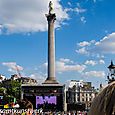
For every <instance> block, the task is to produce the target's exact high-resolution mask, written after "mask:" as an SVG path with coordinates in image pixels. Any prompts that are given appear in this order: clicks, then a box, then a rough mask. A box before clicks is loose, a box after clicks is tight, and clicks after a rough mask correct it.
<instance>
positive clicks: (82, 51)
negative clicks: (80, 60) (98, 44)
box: [76, 47, 89, 54]
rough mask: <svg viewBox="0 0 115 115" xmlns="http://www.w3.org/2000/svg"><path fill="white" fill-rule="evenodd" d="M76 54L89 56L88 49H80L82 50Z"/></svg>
mask: <svg viewBox="0 0 115 115" xmlns="http://www.w3.org/2000/svg"><path fill="white" fill-rule="evenodd" d="M76 52H77V53H79V54H89V52H88V51H87V49H86V47H83V48H80V49H78V50H76Z"/></svg>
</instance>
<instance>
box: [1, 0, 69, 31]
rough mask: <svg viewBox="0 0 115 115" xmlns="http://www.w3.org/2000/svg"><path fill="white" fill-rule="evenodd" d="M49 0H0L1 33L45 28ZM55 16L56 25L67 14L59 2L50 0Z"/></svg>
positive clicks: (66, 17)
mask: <svg viewBox="0 0 115 115" xmlns="http://www.w3.org/2000/svg"><path fill="white" fill-rule="evenodd" d="M49 1H50V0H0V24H1V28H2V29H0V31H2V33H6V32H7V33H17V32H37V31H45V30H47V21H46V17H45V14H46V13H48V4H49ZM52 1H53V3H54V6H55V7H54V11H55V12H56V16H57V24H56V26H57V27H60V25H61V24H62V22H63V20H65V19H68V14H67V13H66V11H65V10H64V9H63V8H62V6H61V4H60V3H59V1H60V0H52Z"/></svg>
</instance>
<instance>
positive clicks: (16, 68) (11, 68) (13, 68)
mask: <svg viewBox="0 0 115 115" xmlns="http://www.w3.org/2000/svg"><path fill="white" fill-rule="evenodd" d="M2 65H4V66H6V67H8V71H10V72H13V73H15V72H17V71H22V70H23V67H21V66H20V65H17V64H16V62H3V63H2Z"/></svg>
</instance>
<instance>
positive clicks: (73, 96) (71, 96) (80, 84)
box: [67, 80, 97, 109]
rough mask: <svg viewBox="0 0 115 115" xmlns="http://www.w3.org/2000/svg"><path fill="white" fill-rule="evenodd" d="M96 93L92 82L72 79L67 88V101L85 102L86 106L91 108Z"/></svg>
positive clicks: (74, 102) (72, 102)
mask: <svg viewBox="0 0 115 115" xmlns="http://www.w3.org/2000/svg"><path fill="white" fill-rule="evenodd" d="M96 94H97V91H96V90H95V89H94V87H92V84H91V82H84V81H82V80H81V81H77V80H71V82H70V84H69V87H68V90H67V103H68V104H77V103H79V104H85V108H86V109H89V108H90V106H91V102H92V100H93V99H94V97H95V96H96Z"/></svg>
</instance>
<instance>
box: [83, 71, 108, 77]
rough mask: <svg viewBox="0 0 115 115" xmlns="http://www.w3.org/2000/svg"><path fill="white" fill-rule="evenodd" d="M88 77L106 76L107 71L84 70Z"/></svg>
mask: <svg viewBox="0 0 115 115" xmlns="http://www.w3.org/2000/svg"><path fill="white" fill-rule="evenodd" d="M83 75H85V76H86V77H102V78H103V77H105V75H106V74H105V72H104V71H88V72H84V74H83Z"/></svg>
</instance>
